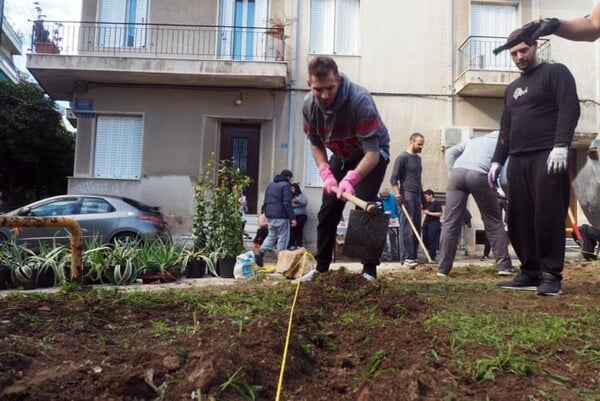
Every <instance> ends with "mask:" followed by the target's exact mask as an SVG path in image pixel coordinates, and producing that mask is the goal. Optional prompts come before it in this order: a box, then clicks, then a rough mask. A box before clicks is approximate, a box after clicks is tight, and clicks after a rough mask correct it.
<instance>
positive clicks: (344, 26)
mask: <svg viewBox="0 0 600 401" xmlns="http://www.w3.org/2000/svg"><path fill="white" fill-rule="evenodd" d="M335 1H336V8H335V49H334V53H336V54H358V29H359V26H358V21H359V16H360V14H359V11H360V10H359V0H335Z"/></svg>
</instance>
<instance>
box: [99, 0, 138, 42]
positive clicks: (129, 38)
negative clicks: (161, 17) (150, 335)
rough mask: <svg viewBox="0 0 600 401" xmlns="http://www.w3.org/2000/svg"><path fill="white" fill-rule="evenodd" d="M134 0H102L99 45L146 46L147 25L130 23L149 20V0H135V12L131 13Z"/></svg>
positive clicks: (100, 3) (100, 5)
mask: <svg viewBox="0 0 600 401" xmlns="http://www.w3.org/2000/svg"><path fill="white" fill-rule="evenodd" d="M131 1H132V0H101V1H100V2H99V3H98V22H99V23H100V24H101V25H100V28H99V30H98V39H97V40H98V46H101V47H111V48H119V47H128V48H140V47H144V46H146V34H147V29H146V27H145V26H140V25H128V23H134V24H146V23H147V22H148V0H135V2H136V3H135V12H134V13H130V7H131V5H132V4H131ZM132 14H133V15H132Z"/></svg>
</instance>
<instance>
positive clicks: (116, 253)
mask: <svg viewBox="0 0 600 401" xmlns="http://www.w3.org/2000/svg"><path fill="white" fill-rule="evenodd" d="M140 249H141V248H140V243H139V242H135V243H133V242H128V243H120V242H114V243H112V244H111V245H110V251H109V253H108V261H107V268H106V274H107V276H108V280H109V281H110V282H111V283H112V284H115V285H129V284H133V283H134V282H135V280H137V278H138V269H137V267H136V266H135V265H134V263H133V262H134V260H135V259H136V256H137V254H138V253H139V252H140Z"/></svg>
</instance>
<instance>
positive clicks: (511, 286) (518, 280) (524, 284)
mask: <svg viewBox="0 0 600 401" xmlns="http://www.w3.org/2000/svg"><path fill="white" fill-rule="evenodd" d="M538 284H539V280H533V279H530V278H529V277H527V276H524V275H523V274H521V273H519V274H518V275H517V276H516V277H515V278H514V279H512V280H510V281H501V282H499V283H498V286H499V287H500V288H505V289H508V290H525V291H536V290H537V286H538Z"/></svg>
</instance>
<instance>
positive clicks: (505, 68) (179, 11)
mask: <svg viewBox="0 0 600 401" xmlns="http://www.w3.org/2000/svg"><path fill="white" fill-rule="evenodd" d="M593 3H594V2H593V1H589V0H513V1H507V0H506V1H505V0H497V1H485V0H481V1H470V0H435V1H421V0H403V1H396V0H377V1H368V0H362V1H361V0H204V1H193V0H177V1H159V0H83V3H82V5H83V7H82V15H81V22H78V23H65V22H58V23H57V24H56V26H57V27H58V29H59V30H60V37H61V38H62V40H61V42H60V49H59V50H60V51H59V53H42V51H36V50H35V48H36V46H34V51H33V52H32V53H31V54H28V56H27V67H28V69H29V70H30V71H31V73H32V74H33V75H34V77H35V78H36V79H37V80H38V82H39V83H40V84H41V85H42V87H43V88H44V89H45V90H46V91H47V92H48V93H49V95H50V96H51V97H52V98H54V99H55V100H66V101H70V102H71V105H72V108H73V114H74V117H76V118H77V131H78V132H77V146H76V155H75V166H74V174H73V176H72V177H70V178H69V192H71V193H108V194H122V195H127V196H131V197H134V198H137V199H140V200H142V201H146V202H148V203H152V204H156V205H159V206H161V207H162V209H163V211H164V212H165V215H166V216H167V218H168V221H169V224H170V226H171V229H172V231H173V232H174V234H175V235H182V236H183V235H189V232H190V231H191V215H192V213H193V189H194V185H195V183H196V182H197V180H198V178H199V177H200V176H201V174H203V168H204V166H205V164H206V162H207V161H208V160H209V159H210V157H211V155H213V154H214V155H215V156H216V157H217V158H219V159H231V158H233V159H234V161H235V163H236V164H237V165H238V166H239V167H240V168H241V169H242V170H243V171H244V172H245V173H246V174H247V175H249V176H250V177H251V178H252V180H253V183H252V185H251V187H250V188H249V189H248V192H247V194H246V196H247V199H248V205H249V213H250V214H254V213H256V211H257V210H259V209H260V205H261V204H262V200H263V193H264V189H265V187H266V186H267V184H268V183H269V182H270V181H271V180H272V178H273V176H274V175H275V174H276V173H278V172H279V171H281V170H282V169H284V168H289V169H291V170H292V171H293V172H294V174H295V177H294V180H296V181H298V182H300V184H301V185H302V186H303V188H304V190H305V193H306V194H307V195H308V197H309V202H310V203H309V214H310V216H309V221H308V226H307V228H306V230H305V232H306V237H307V238H306V243H307V244H308V245H309V246H310V245H311V244H314V242H315V239H316V238H315V236H316V230H314V225H315V222H316V212H317V210H318V207H319V205H320V197H321V186H320V185H321V182H320V179H319V177H318V174H317V172H316V168H315V166H314V162H313V161H312V159H311V156H310V152H309V149H308V146H307V141H306V138H305V136H304V133H303V132H302V115H301V111H300V110H301V104H302V100H303V98H304V96H305V95H306V93H307V89H308V88H307V85H306V81H307V78H308V77H307V71H306V65H307V63H308V61H309V60H310V59H311V57H313V56H314V55H316V54H328V55H332V56H333V57H334V58H335V59H336V61H337V62H338V64H339V66H340V70H341V71H342V72H343V73H345V74H346V75H347V76H348V77H349V78H350V79H352V80H353V81H355V82H357V83H359V84H361V85H363V86H365V87H367V88H368V89H369V90H370V91H371V92H372V93H373V95H374V98H375V101H376V103H377V106H378V108H379V111H380V113H381V115H382V117H383V120H384V121H385V123H386V125H387V127H388V129H389V131H390V134H391V138H392V141H391V151H392V157H395V156H396V155H398V154H400V153H401V152H402V151H403V150H405V149H406V147H407V145H408V137H409V136H410V134H411V133H413V132H416V131H418V132H422V133H423V134H424V135H425V138H426V143H425V150H424V152H423V154H422V156H423V161H424V163H423V165H424V174H423V184H424V186H425V187H426V188H431V189H433V190H434V191H439V192H443V191H445V187H446V183H447V170H446V167H445V164H444V150H445V148H447V147H448V146H451V145H452V144H455V143H457V142H460V141H461V140H466V139H468V138H469V137H472V136H475V135H482V134H485V133H486V132H489V131H492V130H494V129H497V128H498V125H499V118H500V114H501V111H502V105H503V99H502V97H503V91H504V88H506V86H507V85H508V84H509V83H510V82H511V81H512V80H514V79H515V78H516V77H517V76H518V70H517V69H516V68H515V67H514V66H513V65H512V61H511V60H510V57H509V55H508V54H507V53H506V52H505V53H503V54H500V55H498V56H494V55H493V53H492V50H493V48H495V47H496V46H498V45H500V44H502V43H504V41H505V38H506V36H507V35H508V33H509V32H510V31H512V30H513V29H515V28H516V27H519V26H521V25H522V24H523V23H525V22H527V21H529V20H531V19H534V18H538V17H540V16H544V17H545V16H555V15H558V16H561V17H564V18H575V17H579V16H582V15H585V14H586V13H587V12H588V11H589V10H590V9H591V7H592V5H593ZM40 49H41V47H40ZM599 54H600V50H599V47H598V44H589V43H573V42H567V41H565V40H562V39H560V38H555V37H550V38H547V39H545V40H544V41H542V43H540V57H541V58H543V59H545V60H548V61H557V62H561V63H564V64H566V65H567V66H568V67H569V68H570V69H571V71H572V72H573V74H574V75H575V78H576V80H577V84H578V92H579V96H580V98H581V99H582V116H581V119H580V123H579V125H578V127H577V132H576V138H575V140H574V143H573V150H572V160H574V161H575V162H574V163H572V168H573V172H574V173H575V171H576V170H577V169H578V168H580V167H581V166H582V164H583V163H584V162H585V151H586V149H587V146H588V145H589V143H590V142H591V140H593V139H594V138H595V137H596V134H597V132H598V126H599V124H598V100H599V98H600V97H599V91H600V86H599V82H600V74H598V73H597V71H598V59H599ZM390 169H391V167H390V168H389V170H390ZM389 173H390V172H389V171H388V176H389ZM574 202H575V201H574ZM472 209H473V208H472ZM474 215H475V213H474ZM477 225H479V228H480V227H481V222H480V221H478V220H477V218H476V219H475V227H474V228H477ZM473 238H474V235H472V236H471V240H470V242H471V243H472V242H473Z"/></svg>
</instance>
